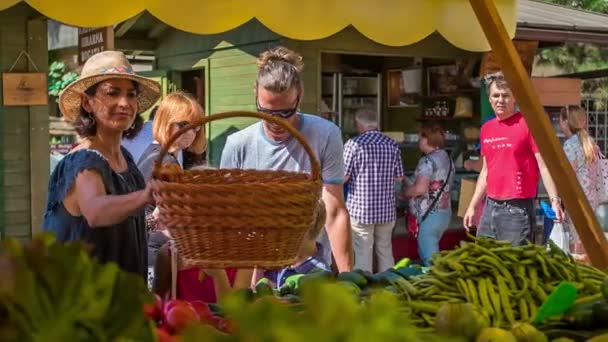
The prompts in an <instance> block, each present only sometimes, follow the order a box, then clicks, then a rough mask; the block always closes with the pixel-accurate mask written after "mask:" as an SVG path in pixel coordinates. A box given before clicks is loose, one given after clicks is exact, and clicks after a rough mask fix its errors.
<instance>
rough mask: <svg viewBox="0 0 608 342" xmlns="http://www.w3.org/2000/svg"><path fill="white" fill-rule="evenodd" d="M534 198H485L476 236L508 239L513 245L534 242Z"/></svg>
mask: <svg viewBox="0 0 608 342" xmlns="http://www.w3.org/2000/svg"><path fill="white" fill-rule="evenodd" d="M535 222H536V219H535V214H534V199H533V198H526V199H514V200H494V199H491V198H489V197H488V198H487V199H486V206H485V208H484V209H483V214H482V216H481V222H480V223H479V229H477V236H478V237H481V236H485V237H489V238H492V239H496V240H504V241H509V242H511V244H512V245H513V246H521V245H524V244H526V243H528V242H536V236H535V235H536V229H535V228H534V225H535Z"/></svg>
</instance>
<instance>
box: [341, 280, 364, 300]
mask: <svg viewBox="0 0 608 342" xmlns="http://www.w3.org/2000/svg"><path fill="white" fill-rule="evenodd" d="M336 285H339V286H341V287H343V288H344V289H346V290H347V291H349V292H350V293H351V294H352V295H353V296H359V295H360V294H361V288H360V287H359V286H357V284H355V283H353V282H350V281H344V280H338V281H337V282H336Z"/></svg>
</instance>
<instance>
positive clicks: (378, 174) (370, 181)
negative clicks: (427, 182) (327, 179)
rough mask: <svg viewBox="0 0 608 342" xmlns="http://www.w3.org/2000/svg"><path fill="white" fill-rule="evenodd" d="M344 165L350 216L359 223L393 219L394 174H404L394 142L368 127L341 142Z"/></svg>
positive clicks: (375, 222) (394, 214)
mask: <svg viewBox="0 0 608 342" xmlns="http://www.w3.org/2000/svg"><path fill="white" fill-rule="evenodd" d="M344 166H345V172H346V176H348V177H349V180H348V197H347V200H346V207H347V208H348V211H349V213H350V216H351V217H352V218H353V219H354V220H356V221H357V223H360V224H383V223H389V222H393V221H395V220H396V219H397V213H396V203H395V202H396V201H395V190H394V189H395V178H397V177H403V162H402V161H401V150H400V149H399V146H398V145H397V143H396V142H395V141H394V140H393V139H391V138H389V137H387V136H385V135H383V134H382V133H380V132H379V131H377V130H372V131H367V132H365V133H363V134H361V135H359V136H357V137H355V138H353V139H350V140H349V141H347V142H346V144H345V145H344Z"/></svg>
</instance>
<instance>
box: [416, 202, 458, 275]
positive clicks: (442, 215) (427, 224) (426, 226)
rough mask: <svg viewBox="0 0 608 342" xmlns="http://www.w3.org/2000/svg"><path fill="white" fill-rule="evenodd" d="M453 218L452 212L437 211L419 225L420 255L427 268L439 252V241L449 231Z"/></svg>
mask: <svg viewBox="0 0 608 342" xmlns="http://www.w3.org/2000/svg"><path fill="white" fill-rule="evenodd" d="M451 218H452V212H451V211H435V212H432V213H430V214H428V215H427V217H426V219H424V221H422V222H420V223H419V225H420V226H419V228H418V254H419V255H420V259H422V263H423V264H424V265H425V266H428V265H429V261H431V257H432V256H433V254H435V253H437V252H439V240H441V236H442V235H443V233H444V232H445V231H446V230H447V229H448V226H449V225H450V219H451Z"/></svg>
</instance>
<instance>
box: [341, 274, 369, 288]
mask: <svg viewBox="0 0 608 342" xmlns="http://www.w3.org/2000/svg"><path fill="white" fill-rule="evenodd" d="M336 279H337V280H338V281H347V282H351V283H353V284H355V285H357V286H358V287H359V288H361V289H363V288H365V287H366V286H367V279H366V278H365V277H364V276H363V275H361V274H359V273H358V272H342V273H340V274H338V276H337V278H336Z"/></svg>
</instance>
